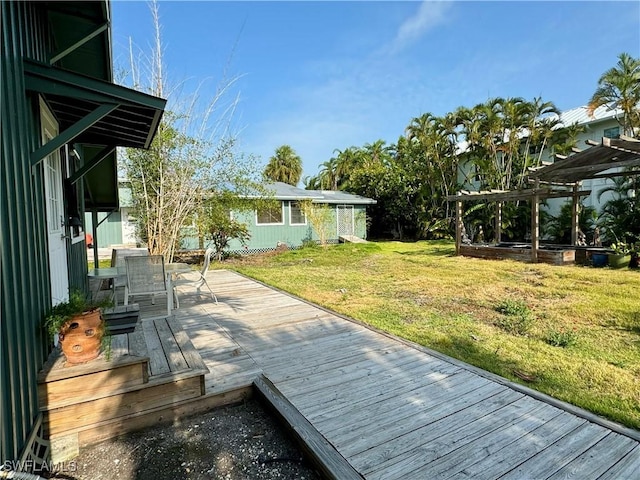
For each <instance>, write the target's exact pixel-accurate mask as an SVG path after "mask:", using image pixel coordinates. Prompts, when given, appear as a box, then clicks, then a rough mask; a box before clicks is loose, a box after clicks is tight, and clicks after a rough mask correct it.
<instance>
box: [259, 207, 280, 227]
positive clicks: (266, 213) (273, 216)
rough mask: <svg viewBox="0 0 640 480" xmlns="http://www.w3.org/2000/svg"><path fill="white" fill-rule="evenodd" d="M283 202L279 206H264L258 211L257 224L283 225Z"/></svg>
mask: <svg viewBox="0 0 640 480" xmlns="http://www.w3.org/2000/svg"><path fill="white" fill-rule="evenodd" d="M282 217H283V215H282V204H281V205H279V206H278V207H271V208H262V209H260V210H258V211H257V212H256V225H282V224H283V223H284V221H283V219H282Z"/></svg>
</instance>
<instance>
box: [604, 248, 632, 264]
mask: <svg viewBox="0 0 640 480" xmlns="http://www.w3.org/2000/svg"><path fill="white" fill-rule="evenodd" d="M611 250H613V253H610V254H609V255H608V257H609V266H610V267H611V268H623V267H626V266H627V265H629V261H630V260H631V254H630V250H629V246H628V245H627V244H626V243H624V242H617V243H612V244H611Z"/></svg>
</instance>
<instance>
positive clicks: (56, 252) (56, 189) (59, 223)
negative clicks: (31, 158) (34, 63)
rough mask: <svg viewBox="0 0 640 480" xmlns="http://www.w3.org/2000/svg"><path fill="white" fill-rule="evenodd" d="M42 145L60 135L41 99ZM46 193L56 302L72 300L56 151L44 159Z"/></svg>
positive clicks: (51, 275) (52, 285) (60, 168)
mask: <svg viewBox="0 0 640 480" xmlns="http://www.w3.org/2000/svg"><path fill="white" fill-rule="evenodd" d="M40 118H41V124H42V144H43V145H45V144H46V143H47V142H48V141H49V140H51V139H53V138H55V137H56V136H57V135H58V123H57V122H56V120H55V118H54V117H53V115H52V114H51V112H50V111H49V109H48V108H47V106H46V105H45V104H44V102H42V101H40ZM42 168H43V174H44V194H45V201H46V214H47V240H48V244H49V275H50V283H51V301H52V304H53V305H56V304H58V303H60V302H63V301H65V300H68V299H69V276H68V270H67V239H66V237H65V218H64V200H63V196H62V174H63V172H62V161H61V159H60V151H59V150H56V151H55V152H53V153H52V154H51V155H49V156H48V157H47V158H45V159H44V160H43V161H42Z"/></svg>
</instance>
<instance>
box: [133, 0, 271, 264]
mask: <svg viewBox="0 0 640 480" xmlns="http://www.w3.org/2000/svg"><path fill="white" fill-rule="evenodd" d="M150 8H151V16H152V19H153V24H154V43H153V47H152V51H151V53H150V54H148V55H147V54H145V53H144V52H143V51H140V50H138V51H134V46H133V42H130V52H129V53H130V54H129V60H130V63H131V65H130V75H129V77H130V80H131V82H132V83H133V87H134V88H138V89H140V90H145V91H147V92H149V93H152V94H154V95H157V96H166V97H167V100H168V107H167V111H166V112H165V114H164V116H163V118H162V121H161V122H160V125H159V128H158V132H157V134H156V136H155V138H154V140H153V142H152V145H151V147H150V148H149V150H146V151H145V150H133V149H128V150H127V151H126V152H125V156H124V157H125V162H124V165H125V171H126V175H127V177H128V180H129V182H130V184H131V190H132V197H133V205H134V213H135V215H136V218H137V221H138V225H137V227H138V234H139V235H140V237H141V239H142V240H143V241H144V242H146V243H147V245H148V247H149V250H150V252H151V253H152V254H162V255H164V256H165V259H166V260H167V261H169V262H170V261H172V259H173V256H174V254H175V252H176V249H178V248H180V241H181V237H182V236H183V232H184V231H185V226H188V225H189V224H193V222H194V218H195V216H196V214H197V212H202V211H203V209H202V203H203V202H204V199H205V197H206V199H207V201H208V202H211V201H212V199H213V200H214V201H215V197H216V195H217V194H222V193H223V192H224V193H225V195H226V194H228V192H230V191H233V192H234V193H235V194H240V193H242V191H243V189H244V187H250V186H252V185H253V184H254V181H253V179H257V178H258V177H259V174H260V172H259V169H258V167H257V166H256V165H255V162H254V161H253V158H252V157H250V156H244V155H241V154H239V153H238V152H237V151H236V149H235V144H236V134H235V132H234V130H233V122H232V120H233V114H234V112H235V109H236V107H237V104H238V95H233V88H234V86H235V84H236V82H237V80H238V78H239V76H234V77H230V78H229V77H228V76H227V73H226V72H227V68H228V65H226V66H225V68H224V70H223V73H222V79H221V80H220V83H219V84H218V85H217V87H216V88H215V89H214V91H213V92H212V93H209V92H205V90H206V89H207V86H208V85H207V84H206V82H202V83H201V84H200V85H199V86H198V87H197V89H196V90H195V93H192V94H189V93H185V90H186V85H185V83H186V82H182V83H179V84H177V85H169V84H168V82H167V75H166V72H165V68H166V67H165V63H164V58H163V57H164V55H163V54H164V46H163V44H162V25H161V22H160V13H159V5H158V2H157V1H155V0H154V1H152V2H151V3H150Z"/></svg>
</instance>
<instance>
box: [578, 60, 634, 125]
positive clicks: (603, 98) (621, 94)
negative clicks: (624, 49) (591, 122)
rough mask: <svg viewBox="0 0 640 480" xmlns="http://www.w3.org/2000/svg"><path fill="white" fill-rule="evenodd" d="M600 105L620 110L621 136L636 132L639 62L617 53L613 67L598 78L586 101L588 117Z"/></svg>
mask: <svg viewBox="0 0 640 480" xmlns="http://www.w3.org/2000/svg"><path fill="white" fill-rule="evenodd" d="M603 105H606V106H608V107H609V108H611V109H614V108H620V109H621V110H622V114H623V116H622V119H618V121H619V122H620V124H621V125H622V130H623V132H624V134H625V135H628V136H630V137H633V136H634V134H636V133H638V132H640V59H638V58H633V57H632V56H631V55H629V54H628V53H621V54H620V55H618V63H617V64H616V66H615V67H613V68H611V69H609V70H607V71H606V72H604V73H603V74H602V76H601V77H600V79H599V80H598V88H597V89H596V91H595V92H594V93H593V96H592V97H591V100H590V101H589V107H588V110H589V114H590V115H593V112H594V110H595V109H596V108H598V107H601V106H603Z"/></svg>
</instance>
